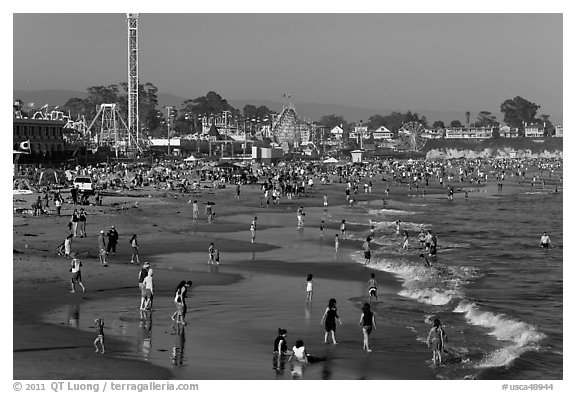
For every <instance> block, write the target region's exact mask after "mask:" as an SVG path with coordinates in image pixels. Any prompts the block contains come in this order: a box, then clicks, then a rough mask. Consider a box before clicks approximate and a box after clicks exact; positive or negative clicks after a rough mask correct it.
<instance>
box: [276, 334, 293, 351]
mask: <svg viewBox="0 0 576 393" xmlns="http://www.w3.org/2000/svg"><path fill="white" fill-rule="evenodd" d="M287 334H288V331H287V330H286V329H282V328H280V329H278V337H276V339H275V340H274V353H275V354H278V355H280V356H281V355H292V352H291V351H289V350H288V344H287V343H286V335H287Z"/></svg>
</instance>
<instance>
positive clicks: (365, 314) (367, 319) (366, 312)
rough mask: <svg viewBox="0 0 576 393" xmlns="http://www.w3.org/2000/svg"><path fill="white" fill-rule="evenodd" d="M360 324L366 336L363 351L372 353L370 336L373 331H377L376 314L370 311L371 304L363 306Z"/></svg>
mask: <svg viewBox="0 0 576 393" xmlns="http://www.w3.org/2000/svg"><path fill="white" fill-rule="evenodd" d="M358 324H359V325H360V326H362V334H363V335H364V344H363V346H362V349H365V350H366V351H367V352H372V350H371V349H370V342H369V336H370V333H372V330H373V329H374V330H376V319H375V318H374V313H373V312H372V311H370V304H368V303H364V305H363V306H362V315H360V321H359V322H358Z"/></svg>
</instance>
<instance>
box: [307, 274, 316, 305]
mask: <svg viewBox="0 0 576 393" xmlns="http://www.w3.org/2000/svg"><path fill="white" fill-rule="evenodd" d="M313 277H314V276H313V275H312V274H308V276H307V277H306V304H310V303H311V302H312V292H313V288H312V287H313V283H312V278H313Z"/></svg>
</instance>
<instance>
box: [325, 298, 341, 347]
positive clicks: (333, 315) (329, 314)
mask: <svg viewBox="0 0 576 393" xmlns="http://www.w3.org/2000/svg"><path fill="white" fill-rule="evenodd" d="M336 320H338V322H339V323H340V325H342V321H341V320H340V317H339V316H338V309H337V308H336V299H333V298H332V299H330V300H329V301H328V306H327V307H326V310H325V311H324V315H322V320H321V321H320V324H324V328H325V329H326V333H324V344H328V333H331V334H332V344H338V343H337V342H336Z"/></svg>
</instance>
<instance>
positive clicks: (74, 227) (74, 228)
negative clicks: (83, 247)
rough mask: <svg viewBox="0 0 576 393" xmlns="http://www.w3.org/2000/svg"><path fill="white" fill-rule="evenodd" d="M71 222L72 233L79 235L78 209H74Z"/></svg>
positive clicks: (75, 235)
mask: <svg viewBox="0 0 576 393" xmlns="http://www.w3.org/2000/svg"><path fill="white" fill-rule="evenodd" d="M70 222H71V223H72V228H71V229H72V234H73V235H74V237H78V210H76V209H74V211H73V212H72V217H70Z"/></svg>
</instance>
